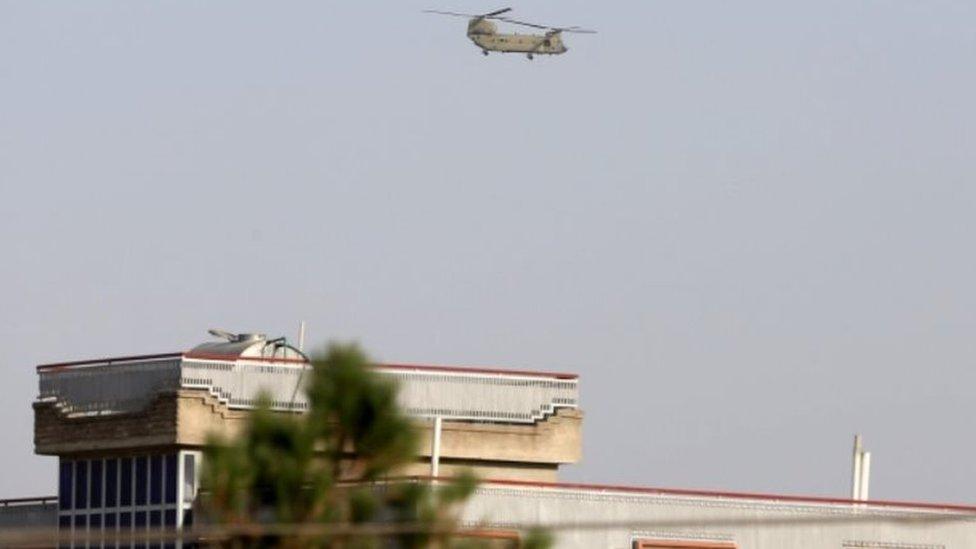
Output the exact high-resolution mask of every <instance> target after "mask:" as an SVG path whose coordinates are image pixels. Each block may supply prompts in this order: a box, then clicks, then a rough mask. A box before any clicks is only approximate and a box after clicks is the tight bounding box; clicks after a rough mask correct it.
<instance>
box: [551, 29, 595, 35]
mask: <svg viewBox="0 0 976 549" xmlns="http://www.w3.org/2000/svg"><path fill="white" fill-rule="evenodd" d="M554 30H558V31H559V32H578V33H580V34H596V31H595V30H593V29H583V28H580V27H565V28H559V27H557V28H555V29H554Z"/></svg>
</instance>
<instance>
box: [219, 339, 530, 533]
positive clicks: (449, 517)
mask: <svg viewBox="0 0 976 549" xmlns="http://www.w3.org/2000/svg"><path fill="white" fill-rule="evenodd" d="M306 392H307V395H308V402H309V410H308V413H306V414H287V413H281V412H273V411H271V409H270V405H269V402H268V400H267V399H263V400H262V401H261V403H260V405H259V406H258V407H257V409H256V410H255V411H254V412H253V413H252V414H250V415H249V417H248V423H247V426H246V428H245V429H244V432H243V433H242V435H241V436H238V437H235V438H234V439H232V440H225V439H222V438H220V437H216V436H214V437H211V440H210V441H209V444H208V448H207V449H206V452H205V456H206V459H205V460H204V464H205V467H204V488H205V490H206V491H207V496H206V498H205V500H204V501H205V503H204V506H205V511H206V514H207V516H208V520H209V521H211V522H214V523H218V524H226V525H231V526H234V527H235V530H236V531H237V532H242V531H246V530H248V529H249V528H251V529H252V531H253V532H255V533H254V534H253V535H236V536H235V537H234V538H233V539H231V540H230V542H229V545H231V546H235V547H268V546H276V547H296V548H297V547H328V548H360V547H363V548H366V547H379V546H383V547H403V548H411V549H412V548H448V547H450V548H454V547H486V546H490V547H498V546H506V545H504V543H508V545H507V546H508V547H525V548H529V547H531V548H537V547H546V546H548V538H547V536H546V535H544V534H542V533H538V532H534V533H530V535H528V536H527V537H526V539H523V540H521V542H519V541H515V542H512V541H510V540H509V541H505V540H501V541H499V540H497V539H496V540H484V539H479V538H477V537H476V536H473V535H471V533H470V532H463V531H460V530H459V528H458V526H457V518H456V514H457V511H458V507H459V505H460V504H462V503H463V502H464V501H465V500H466V499H467V498H468V496H470V495H471V493H472V492H473V490H474V488H475V485H476V483H475V480H474V478H473V477H472V476H471V475H462V476H460V477H459V478H457V479H454V480H452V481H443V482H438V483H436V484H434V485H432V484H431V483H427V482H404V481H392V480H386V479H388V478H390V477H393V476H394V475H396V474H397V472H398V471H400V470H402V467H404V466H406V465H408V464H410V463H413V462H415V461H416V458H417V440H418V436H417V431H416V428H415V426H414V424H413V422H412V421H411V420H410V419H409V418H408V417H407V416H406V415H405V414H404V413H403V412H402V411H401V410H400V409H399V407H398V406H397V402H396V395H397V387H396V386H395V384H394V383H393V382H392V381H391V380H390V379H389V378H385V377H383V376H380V375H378V374H376V373H375V372H373V371H372V370H371V369H370V368H369V360H368V359H367V357H366V355H365V354H364V353H363V352H362V351H361V350H360V349H359V347H357V346H355V345H336V344H333V345H331V346H330V347H329V348H328V349H327V351H326V352H325V353H324V354H321V355H319V356H316V357H314V358H313V359H312V371H311V378H310V379H309V380H308V383H307V384H306ZM398 523H399V524H403V525H415V526H419V528H413V529H412V530H411V531H405V532H398V533H396V534H390V535H385V536H384V535H381V534H380V533H377V534H374V535H365V534H363V533H362V532H352V533H350V532H345V531H344V529H345V528H346V527H348V526H350V525H360V526H362V525H367V524H385V525H390V524H398ZM271 524H275V525H279V526H280V525H292V526H299V525H318V526H323V525H324V526H326V527H325V528H323V529H322V530H321V532H318V533H321V534H322V535H315V536H309V535H301V536H299V535H288V534H287V533H281V532H280V531H279V532H277V533H276V532H273V531H272V532H268V531H264V530H262V529H261V528H260V526H261V525H271ZM329 525H332V526H335V530H334V531H333V530H331V529H330V528H328V526H329ZM252 527H253V528H252Z"/></svg>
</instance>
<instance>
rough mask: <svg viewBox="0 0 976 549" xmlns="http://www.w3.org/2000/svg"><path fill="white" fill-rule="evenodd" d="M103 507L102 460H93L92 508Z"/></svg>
mask: <svg viewBox="0 0 976 549" xmlns="http://www.w3.org/2000/svg"><path fill="white" fill-rule="evenodd" d="M101 506H102V460H100V459H93V460H92V462H91V507H92V509H94V508H96V507H101Z"/></svg>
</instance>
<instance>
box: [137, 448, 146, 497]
mask: <svg viewBox="0 0 976 549" xmlns="http://www.w3.org/2000/svg"><path fill="white" fill-rule="evenodd" d="M146 469H147V467H146V456H139V457H137V458H136V505H145V504H146Z"/></svg>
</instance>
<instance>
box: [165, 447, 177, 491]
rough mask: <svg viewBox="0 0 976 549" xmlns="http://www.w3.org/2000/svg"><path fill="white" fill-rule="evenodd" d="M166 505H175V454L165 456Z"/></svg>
mask: <svg viewBox="0 0 976 549" xmlns="http://www.w3.org/2000/svg"><path fill="white" fill-rule="evenodd" d="M166 503H176V454H170V455H168V456H166Z"/></svg>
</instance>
